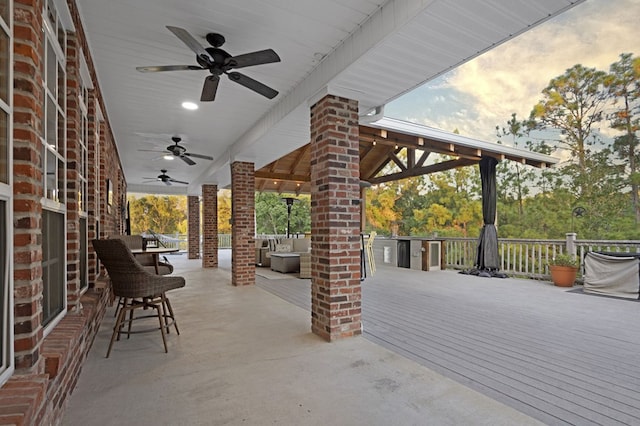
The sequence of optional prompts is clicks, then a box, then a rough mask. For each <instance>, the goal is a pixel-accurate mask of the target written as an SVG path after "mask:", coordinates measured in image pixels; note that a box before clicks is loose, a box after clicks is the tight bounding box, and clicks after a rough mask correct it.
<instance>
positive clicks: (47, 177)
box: [40, 0, 67, 334]
mask: <svg viewBox="0 0 640 426" xmlns="http://www.w3.org/2000/svg"><path fill="white" fill-rule="evenodd" d="M56 4H61V3H59V2H55V1H53V0H47V1H46V2H45V6H44V10H43V27H44V31H43V32H44V38H43V42H42V51H41V53H42V55H43V61H42V64H43V65H42V69H41V75H42V85H43V89H44V99H43V103H42V109H43V114H42V126H41V132H42V134H41V135H40V141H41V153H42V159H43V161H42V179H43V181H42V184H43V187H44V188H43V190H44V198H43V201H42V205H43V211H42V280H43V290H42V325H43V326H45V327H46V328H45V334H46V333H48V331H49V330H51V328H52V326H53V325H55V323H56V322H57V321H58V320H59V319H60V318H62V316H63V315H64V313H65V311H66V262H65V260H66V252H65V250H66V231H65V226H64V225H65V206H64V204H63V203H64V200H65V199H66V196H65V195H66V194H65V192H64V191H65V190H66V166H67V164H66V158H65V152H66V128H67V126H66V100H65V97H66V75H65V50H64V49H65V44H66V40H65V37H66V33H65V31H64V29H63V27H62V21H61V19H60V16H59V14H58V12H59V11H58V10H57V9H56Z"/></svg>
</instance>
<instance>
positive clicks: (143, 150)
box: [138, 149, 166, 152]
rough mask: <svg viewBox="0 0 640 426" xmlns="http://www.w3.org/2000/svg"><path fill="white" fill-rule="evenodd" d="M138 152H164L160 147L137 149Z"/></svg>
mask: <svg viewBox="0 0 640 426" xmlns="http://www.w3.org/2000/svg"><path fill="white" fill-rule="evenodd" d="M138 151H140V152H166V151H164V150H162V149H139V150H138Z"/></svg>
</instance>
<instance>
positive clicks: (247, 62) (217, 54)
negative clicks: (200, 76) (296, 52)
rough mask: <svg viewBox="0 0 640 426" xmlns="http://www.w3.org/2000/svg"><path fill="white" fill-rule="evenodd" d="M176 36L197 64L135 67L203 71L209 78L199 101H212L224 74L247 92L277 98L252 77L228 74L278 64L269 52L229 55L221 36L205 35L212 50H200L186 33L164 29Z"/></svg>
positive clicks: (176, 28) (270, 89)
mask: <svg viewBox="0 0 640 426" xmlns="http://www.w3.org/2000/svg"><path fill="white" fill-rule="evenodd" d="M167 29H168V30H169V31H171V32H172V33H173V34H174V35H175V36H176V37H178V38H179V39H180V40H181V41H182V42H183V43H184V44H185V45H186V46H187V47H188V48H189V49H191V51H192V52H193V53H195V54H196V62H197V63H198V65H154V66H145V67H137V68H136V69H137V70H138V71H140V72H162V71H198V70H207V71H209V73H211V75H209V76H207V77H206V78H205V80H204V84H203V86H202V93H201V95H200V101H202V102H211V101H213V100H214V99H215V98H216V93H217V91H218V83H219V82H220V76H221V75H222V74H226V75H227V77H228V78H229V80H231V81H233V82H234V83H238V84H239V85H241V86H244V87H246V88H247V89H250V90H253V91H254V92H256V93H258V94H260V95H262V96H264V97H266V98H268V99H273V98H275V97H276V96H277V95H278V91H277V90H274V89H272V88H271V87H269V86H267V85H265V84H263V83H261V82H259V81H257V80H254V79H253V78H251V77H249V76H247V75H245V74H242V73H239V72H237V71H231V70H232V69H237V68H245V67H250V66H255V65H262V64H270V63H274V62H280V57H279V56H278V54H277V53H276V52H275V51H273V49H265V50H259V51H256V52H251V53H245V54H243V55H237V56H231V55H230V54H229V53H227V52H225V51H224V50H222V49H220V46H222V45H223V44H224V42H225V38H224V36H222V35H221V34H217V33H209V34H207V35H206V39H207V42H208V43H209V44H210V45H211V46H212V47H207V48H205V47H203V46H202V45H201V44H200V43H199V42H198V40H196V39H195V38H194V37H193V36H192V35H191V34H189V32H188V31H187V30H185V29H183V28H179V27H173V26H167Z"/></svg>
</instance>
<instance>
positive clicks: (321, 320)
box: [311, 95, 361, 341]
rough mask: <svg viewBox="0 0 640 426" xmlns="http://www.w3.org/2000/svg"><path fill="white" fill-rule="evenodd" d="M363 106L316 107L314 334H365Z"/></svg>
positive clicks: (330, 100) (333, 101) (332, 101)
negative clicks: (360, 116) (360, 138)
mask: <svg viewBox="0 0 640 426" xmlns="http://www.w3.org/2000/svg"><path fill="white" fill-rule="evenodd" d="M359 183H360V155H359V141H358V102H357V101H353V100H350V99H345V98H339V97H335V96H331V95H328V96H325V97H324V98H323V99H322V100H320V101H319V102H318V103H317V104H315V105H313V106H312V107H311V235H312V243H311V244H312V246H311V267H312V274H311V275H312V280H311V331H312V332H313V333H315V334H317V335H319V336H321V337H323V338H324V339H326V340H328V341H332V340H336V339H340V338H345V337H351V336H355V335H359V334H361V328H360V327H361V318H360V317H361V293H360V202H359V198H360V185H359Z"/></svg>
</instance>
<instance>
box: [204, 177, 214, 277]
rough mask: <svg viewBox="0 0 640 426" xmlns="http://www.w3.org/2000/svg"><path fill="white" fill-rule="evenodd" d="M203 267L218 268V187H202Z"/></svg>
mask: <svg viewBox="0 0 640 426" xmlns="http://www.w3.org/2000/svg"><path fill="white" fill-rule="evenodd" d="M202 267H203V268H217V267H218V185H202Z"/></svg>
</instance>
